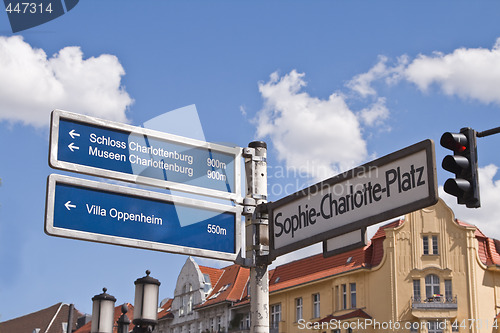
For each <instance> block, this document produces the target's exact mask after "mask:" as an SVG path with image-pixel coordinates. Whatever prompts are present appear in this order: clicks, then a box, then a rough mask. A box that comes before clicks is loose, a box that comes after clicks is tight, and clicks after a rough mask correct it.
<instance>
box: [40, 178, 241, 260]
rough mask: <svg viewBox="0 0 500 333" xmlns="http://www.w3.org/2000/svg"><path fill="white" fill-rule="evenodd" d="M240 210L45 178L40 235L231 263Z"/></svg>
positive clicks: (84, 182)
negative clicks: (45, 185) (42, 230)
mask: <svg viewBox="0 0 500 333" xmlns="http://www.w3.org/2000/svg"><path fill="white" fill-rule="evenodd" d="M240 220H241V209H240V208H238V207H234V206H226V205H220V204H215V203H208V202H204V201H199V200H194V199H188V198H181V197H175V196H172V195H168V194H163V193H159V192H152V191H145V190H140V189H135V188H129V187H123V186H117V185H113V184H107V183H101V182H95V181H90V180H85V179H78V178H73V177H67V176H62V175H50V176H49V180H48V189H47V209H46V221H45V230H46V233H47V234H49V235H53V236H61V237H69V238H74V239H82V240H90V241H95V242H103V243H109V244H117V245H124V246H132V247H138V248H144V249H153V250H158V251H165V252H173V253H181V254H188V255H195V256H202V257H209V258H216V259H225V260H234V259H235V258H236V254H237V252H239V250H240V242H239V225H240V222H239V221H240Z"/></svg>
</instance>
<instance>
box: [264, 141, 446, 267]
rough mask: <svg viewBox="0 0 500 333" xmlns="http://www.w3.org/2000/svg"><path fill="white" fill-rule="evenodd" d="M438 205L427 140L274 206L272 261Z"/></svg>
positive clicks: (430, 146)
mask: <svg viewBox="0 0 500 333" xmlns="http://www.w3.org/2000/svg"><path fill="white" fill-rule="evenodd" d="M437 200H438V195H437V181H436V162H435V157H434V142H433V141H432V140H425V141H422V142H420V143H417V144H415V145H412V146H410V147H407V148H405V149H402V150H399V151H397V152H394V153H392V154H390V155H387V156H384V157H382V158H379V159H377V160H375V161H372V162H370V163H367V164H364V165H362V166H359V167H357V168H354V169H352V170H349V171H347V172H345V173H343V174H340V175H338V176H335V177H333V178H330V179H327V180H325V181H323V182H320V183H318V184H315V185H313V186H311V187H309V188H307V189H304V190H302V191H299V192H296V193H294V194H292V195H289V196H287V197H285V198H283V199H281V200H278V201H276V202H273V203H270V204H269V206H268V208H269V211H270V226H271V231H270V232H271V247H270V257H271V258H276V257H277V256H279V255H282V254H285V253H288V252H291V251H294V250H297V249H300V248H302V247H305V246H308V245H311V244H314V243H317V242H320V241H324V240H327V239H329V238H333V237H337V236H340V235H343V234H346V233H348V232H351V231H354V230H357V229H361V228H363V227H366V226H369V225H372V224H376V223H378V222H382V221H385V220H387V219H390V218H393V217H396V216H400V215H403V214H406V213H408V212H411V211H414V210H417V209H420V208H423V207H427V206H430V205H433V204H435V203H436V202H437Z"/></svg>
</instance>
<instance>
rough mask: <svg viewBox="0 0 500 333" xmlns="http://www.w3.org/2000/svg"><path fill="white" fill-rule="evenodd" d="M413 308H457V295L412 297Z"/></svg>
mask: <svg viewBox="0 0 500 333" xmlns="http://www.w3.org/2000/svg"><path fill="white" fill-rule="evenodd" d="M411 307H412V309H442V310H446V309H451V310H453V309H455V310H456V309H457V296H455V297H451V296H449V297H445V296H440V295H438V296H433V297H426V298H421V297H412V298H411Z"/></svg>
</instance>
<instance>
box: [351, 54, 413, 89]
mask: <svg viewBox="0 0 500 333" xmlns="http://www.w3.org/2000/svg"><path fill="white" fill-rule="evenodd" d="M388 61H389V59H388V58H387V57H385V56H379V61H378V62H377V63H376V64H375V66H373V67H372V68H370V70H369V71H368V72H366V73H361V74H358V75H356V76H355V77H354V78H353V79H352V80H350V81H349V82H347V84H346V86H347V87H348V88H349V89H351V90H352V91H354V92H357V93H358V94H359V95H361V97H368V96H377V95H378V94H377V91H376V90H375V88H373V86H372V83H373V82H374V81H377V80H380V79H385V82H386V83H387V84H392V83H397V82H398V81H399V80H400V78H401V75H402V73H403V71H404V69H405V67H406V65H407V64H408V57H407V56H405V55H403V56H401V57H399V58H398V60H397V63H396V65H395V66H392V67H391V66H387V62H388Z"/></svg>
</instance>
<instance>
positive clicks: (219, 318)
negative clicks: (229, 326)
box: [217, 316, 222, 332]
mask: <svg viewBox="0 0 500 333" xmlns="http://www.w3.org/2000/svg"><path fill="white" fill-rule="evenodd" d="M221 329H222V317H221V316H217V332H220V331H221Z"/></svg>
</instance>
